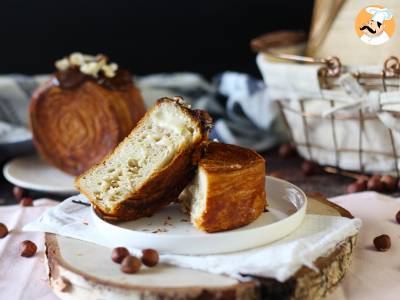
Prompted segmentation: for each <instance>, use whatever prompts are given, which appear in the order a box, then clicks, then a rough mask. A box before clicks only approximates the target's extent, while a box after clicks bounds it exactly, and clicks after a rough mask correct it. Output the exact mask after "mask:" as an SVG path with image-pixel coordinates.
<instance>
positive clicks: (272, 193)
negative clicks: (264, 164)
mask: <svg viewBox="0 0 400 300" xmlns="http://www.w3.org/2000/svg"><path fill="white" fill-rule="evenodd" d="M266 191H267V197H268V210H269V211H268V212H264V213H263V214H262V215H261V216H260V217H259V218H258V219H257V220H255V221H254V222H253V223H251V224H249V225H247V226H244V227H241V228H238V229H235V230H230V231H224V232H219V233H204V232H202V231H200V230H198V229H196V228H195V227H194V226H192V224H191V223H190V222H188V220H189V217H188V216H186V215H184V214H183V213H182V212H181V211H180V210H179V207H178V206H177V205H176V204H175V205H170V206H169V207H167V208H165V209H163V210H162V211H160V212H159V213H157V214H155V215H153V216H152V217H149V218H142V219H139V220H136V221H131V222H123V223H117V224H112V223H109V222H106V221H104V220H102V219H101V218H100V217H98V216H97V214H96V213H95V212H94V211H93V210H92V218H93V221H94V224H95V226H96V227H97V228H98V230H99V232H100V234H103V235H104V238H106V239H108V240H109V241H110V242H112V243H113V244H115V245H121V246H125V247H131V248H139V249H143V248H155V249H157V250H159V251H161V252H164V253H174V254H211V253H226V252H234V251H240V250H245V249H250V248H255V247H258V246H262V245H265V244H268V243H271V242H274V241H276V240H278V239H281V238H283V237H285V236H286V235H288V234H289V233H291V232H292V231H293V230H295V229H296V228H297V227H298V226H299V225H300V224H301V222H302V221H303V218H304V215H305V213H306V206H307V197H306V196H305V194H304V192H303V191H302V190H301V189H299V188H298V187H297V186H295V185H293V184H291V183H289V182H287V181H284V180H280V179H276V178H274V177H266Z"/></svg>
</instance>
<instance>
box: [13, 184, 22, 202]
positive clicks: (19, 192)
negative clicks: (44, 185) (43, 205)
mask: <svg viewBox="0 0 400 300" xmlns="http://www.w3.org/2000/svg"><path fill="white" fill-rule="evenodd" d="M13 194H14V197H15V199H17V200H21V198H22V197H23V196H24V194H25V191H24V190H23V189H22V188H20V187H19V186H14V187H13Z"/></svg>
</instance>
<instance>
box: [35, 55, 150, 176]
mask: <svg viewBox="0 0 400 300" xmlns="http://www.w3.org/2000/svg"><path fill="white" fill-rule="evenodd" d="M56 67H57V72H56V73H55V74H54V75H53V76H52V78H51V79H50V80H49V81H47V82H46V83H44V84H43V85H42V86H40V87H39V88H38V89H37V91H36V92H35V93H34V94H33V96H32V100H31V103H30V110H29V115H30V126H31V130H32V134H33V141H34V143H35V146H36V148H37V150H38V152H39V153H40V154H41V156H42V157H43V158H44V159H46V160H47V161H48V162H49V163H51V164H52V165H54V166H55V167H57V168H59V169H61V170H63V171H65V172H67V173H69V174H72V175H79V174H81V173H82V172H84V171H86V170H87V169H89V168H90V167H91V166H93V165H94V164H96V163H98V162H99V161H101V159H102V158H104V156H106V155H107V154H108V153H109V152H110V151H111V150H113V149H114V148H115V147H116V146H117V145H118V143H119V142H120V141H121V140H122V139H123V138H125V137H126V136H127V135H128V134H129V132H130V131H131V130H132V129H133V127H135V125H136V123H137V122H138V121H139V120H140V119H141V117H142V116H143V115H144V113H145V107H144V103H143V99H142V96H141V94H140V91H139V90H138V89H137V88H136V87H135V85H134V84H133V81H132V77H131V75H130V74H129V72H128V71H126V70H123V69H119V68H118V66H117V65H116V64H114V63H111V64H109V63H108V58H107V57H106V56H104V55H97V56H89V55H83V54H80V53H73V54H71V55H70V56H69V57H68V58H64V59H62V60H60V61H57V62H56Z"/></svg>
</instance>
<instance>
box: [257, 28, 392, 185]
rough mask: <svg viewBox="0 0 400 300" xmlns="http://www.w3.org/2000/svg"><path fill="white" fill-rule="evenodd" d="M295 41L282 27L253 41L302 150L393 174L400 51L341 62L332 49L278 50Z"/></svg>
mask: <svg viewBox="0 0 400 300" xmlns="http://www.w3.org/2000/svg"><path fill="white" fill-rule="evenodd" d="M282 35H283V36H282ZM279 41H282V42H283V45H282V43H281V44H279ZM301 43H302V40H301V38H299V37H298V35H297V33H290V34H288V33H287V32H286V33H273V34H269V35H266V36H263V37H261V38H257V39H255V40H253V41H252V48H253V49H254V50H256V51H257V52H258V56H257V64H258V66H259V68H260V71H261V73H262V75H263V77H264V80H265V82H266V85H267V88H268V95H269V96H270V97H272V98H273V99H274V100H276V101H277V103H278V105H279V107H280V110H281V114H282V117H283V120H284V122H285V124H286V126H287V128H288V131H289V133H290V138H291V140H292V142H293V144H295V145H296V147H297V150H298V152H299V153H300V155H301V156H303V157H304V158H306V159H309V160H312V161H315V162H317V163H319V164H321V165H329V166H334V167H336V168H338V169H346V170H352V171H358V172H362V173H376V172H379V173H383V174H384V173H388V174H395V175H396V176H397V177H399V168H400V160H399V151H400V62H399V59H398V58H396V57H389V58H388V59H387V60H386V61H385V62H384V64H383V65H382V66H351V65H347V66H343V65H342V64H341V62H340V59H339V58H338V57H329V58H326V59H323V58H312V57H306V56H302V55H296V54H287V53H284V51H285V49H287V47H292V48H291V49H293V45H301ZM297 48H301V47H297Z"/></svg>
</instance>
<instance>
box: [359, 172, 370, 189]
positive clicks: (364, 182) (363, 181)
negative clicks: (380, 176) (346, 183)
mask: <svg viewBox="0 0 400 300" xmlns="http://www.w3.org/2000/svg"><path fill="white" fill-rule="evenodd" d="M368 180H369V177H368V176H365V175H361V176H359V177H358V178H357V181H356V183H358V184H359V185H360V186H362V187H363V190H366V189H367V183H368Z"/></svg>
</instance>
